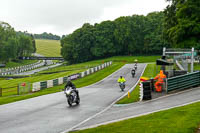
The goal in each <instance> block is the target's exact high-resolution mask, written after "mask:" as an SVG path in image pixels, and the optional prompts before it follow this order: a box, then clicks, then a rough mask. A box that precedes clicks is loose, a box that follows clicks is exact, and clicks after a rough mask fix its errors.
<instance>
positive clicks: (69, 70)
mask: <svg viewBox="0 0 200 133" xmlns="http://www.w3.org/2000/svg"><path fill="white" fill-rule="evenodd" d="M117 58H118V57H113V58H109V59H102V60H95V61H90V62H85V63H80V64H74V65H69V66H60V67H57V68H53V69H49V70H46V71H43V72H40V73H39V74H34V75H31V77H27V78H20V79H12V80H4V79H0V87H1V88H7V89H3V97H1V98H0V99H4V100H5V98H6V97H13V99H18V98H17V97H20V96H16V94H17V85H18V84H19V83H22V82H30V83H33V82H39V81H46V80H52V79H55V78H59V77H64V76H67V75H71V74H75V73H79V72H82V71H85V70H87V69H88V68H89V67H94V66H97V65H99V64H102V63H104V62H106V61H111V59H113V60H114V62H113V66H115V64H124V63H125V62H128V61H129V60H131V59H133V58H135V57H133V56H123V57H122V56H120V57H119V59H117ZM143 59H144V61H148V62H153V61H154V59H155V57H154V56H152V57H147V56H145V57H143ZM124 60H125V61H124ZM144 61H143V60H142V58H141V59H140V62H144ZM117 66H119V65H117ZM109 68H110V67H109ZM111 68H112V67H111ZM106 69H108V68H106ZM113 70H117V69H113ZM113 70H110V71H109V72H106V73H109V74H111V72H113ZM101 71H102V72H105V71H104V70H101ZM101 71H100V72H98V73H101ZM48 72H57V73H52V74H43V73H48ZM106 73H105V74H106ZM105 74H104V73H102V76H103V77H104V76H105ZM98 77H101V76H100V75H99V76H98ZM85 78H86V79H87V78H89V77H85ZM97 80H98V78H96V76H94V77H92V79H88V80H86V81H84V82H83V83H81V84H79V83H77V84H79V85H81V86H84V85H87V84H91V83H95V82H96V81H97ZM81 81H82V80H77V81H75V82H81ZM46 90H47V93H46V92H45V91H46ZM45 91H44V92H43V91H42V92H39V94H38V93H37V94H31V96H29V95H28V96H22V97H34V96H37V95H40V93H42V94H43V93H44V94H48V91H50V92H52V93H53V92H55V91H54V89H53V91H51V89H49V90H48V89H45ZM13 95H15V96H13ZM6 99H7V100H8V98H6ZM19 99H21V98H19ZM22 99H23V98H22ZM25 99H26V98H25ZM7 100H5V103H7ZM0 101H2V100H0ZM11 101H15V100H12V99H11ZM8 102H9V100H8Z"/></svg>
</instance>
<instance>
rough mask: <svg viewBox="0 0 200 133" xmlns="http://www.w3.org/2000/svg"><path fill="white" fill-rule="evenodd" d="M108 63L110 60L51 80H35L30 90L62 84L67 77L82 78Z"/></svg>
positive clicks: (108, 64)
mask: <svg viewBox="0 0 200 133" xmlns="http://www.w3.org/2000/svg"><path fill="white" fill-rule="evenodd" d="M110 65H112V61H110V62H106V63H104V64H102V65H99V66H96V67H94V68H89V69H88V70H86V71H84V72H81V73H77V74H73V75H69V76H66V77H60V78H57V79H53V80H47V81H41V82H35V83H33V84H32V92H36V91H40V90H42V89H45V88H51V87H54V86H57V85H61V84H64V83H66V82H67V80H68V79H70V80H76V79H78V78H83V77H85V76H87V75H90V74H92V73H94V72H97V71H98V70H101V69H103V68H106V67H108V66H110Z"/></svg>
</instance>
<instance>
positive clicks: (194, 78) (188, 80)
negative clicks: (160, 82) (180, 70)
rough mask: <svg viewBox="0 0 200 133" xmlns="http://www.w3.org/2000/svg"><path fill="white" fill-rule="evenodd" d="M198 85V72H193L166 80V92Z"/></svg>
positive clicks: (199, 83) (199, 82)
mask: <svg viewBox="0 0 200 133" xmlns="http://www.w3.org/2000/svg"><path fill="white" fill-rule="evenodd" d="M199 85H200V72H199V71H198V72H193V73H189V74H185V75H181V76H176V77H172V78H168V79H167V92H169V91H173V90H182V89H186V88H190V87H195V86H199Z"/></svg>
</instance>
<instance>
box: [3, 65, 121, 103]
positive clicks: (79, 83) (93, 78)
mask: <svg viewBox="0 0 200 133" xmlns="http://www.w3.org/2000/svg"><path fill="white" fill-rule="evenodd" d="M123 65H124V63H114V64H113V65H111V66H110V67H107V68H105V69H103V70H100V71H98V72H96V73H94V74H92V75H89V76H86V77H84V78H80V79H77V80H75V81H73V83H74V84H75V85H76V87H78V88H80V87H83V86H87V85H90V84H93V83H95V82H97V81H100V80H101V79H103V78H105V77H107V76H108V75H110V74H111V73H113V72H115V71H116V70H118V69H119V68H121V67H122V66H123ZM63 88H64V85H60V86H56V87H52V88H48V89H44V90H41V91H39V92H36V93H30V94H26V95H19V96H16V95H15V96H3V97H0V105H1V104H6V103H11V102H15V101H19V100H24V99H28V98H32V97H36V96H41V95H45V94H50V93H55V92H59V91H61V89H63Z"/></svg>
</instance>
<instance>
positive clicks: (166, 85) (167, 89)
mask: <svg viewBox="0 0 200 133" xmlns="http://www.w3.org/2000/svg"><path fill="white" fill-rule="evenodd" d="M165 87H166V93H168V84H167V78H166V86H165Z"/></svg>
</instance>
